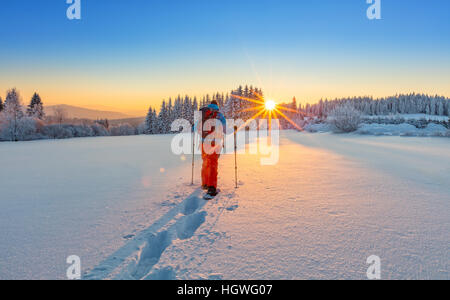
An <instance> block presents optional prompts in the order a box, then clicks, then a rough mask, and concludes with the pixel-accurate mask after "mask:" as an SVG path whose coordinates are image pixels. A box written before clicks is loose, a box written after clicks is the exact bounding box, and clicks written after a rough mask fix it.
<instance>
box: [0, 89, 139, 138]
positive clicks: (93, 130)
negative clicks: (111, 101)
mask: <svg viewBox="0 0 450 300" xmlns="http://www.w3.org/2000/svg"><path fill="white" fill-rule="evenodd" d="M53 113H54V114H53V115H52V116H46V114H45V111H44V103H43V101H42V99H41V97H40V95H39V94H38V93H34V94H33V96H32V97H31V100H30V102H29V104H28V105H27V106H26V107H24V106H23V105H22V99H21V96H20V93H19V91H18V90H17V89H15V88H13V89H10V90H8V91H7V92H6V98H5V100H4V101H3V99H2V98H1V97H0V141H28V140H38V139H65V138H73V137H91V136H109V135H114V136H118V135H134V134H137V133H138V131H137V128H134V127H132V126H131V125H129V124H118V125H115V126H109V122H108V120H96V121H91V120H81V121H79V122H75V121H74V120H68V119H67V116H66V113H65V111H64V110H63V109H61V108H59V107H56V108H55V109H54V112H53Z"/></svg>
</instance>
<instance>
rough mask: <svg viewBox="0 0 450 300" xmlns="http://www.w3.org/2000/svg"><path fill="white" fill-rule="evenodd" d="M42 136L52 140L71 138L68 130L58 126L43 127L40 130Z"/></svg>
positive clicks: (71, 134) (70, 131)
mask: <svg viewBox="0 0 450 300" xmlns="http://www.w3.org/2000/svg"><path fill="white" fill-rule="evenodd" d="M42 134H43V135H45V136H47V137H49V138H52V139H68V138H72V137H73V133H72V130H71V129H70V128H67V127H65V126H63V125H58V124H51V125H47V126H44V127H43V128H42Z"/></svg>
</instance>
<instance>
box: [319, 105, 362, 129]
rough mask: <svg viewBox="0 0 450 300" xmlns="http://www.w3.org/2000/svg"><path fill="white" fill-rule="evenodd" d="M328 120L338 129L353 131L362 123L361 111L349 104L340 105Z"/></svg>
mask: <svg viewBox="0 0 450 300" xmlns="http://www.w3.org/2000/svg"><path fill="white" fill-rule="evenodd" d="M327 120H328V122H329V123H330V124H332V125H333V126H334V127H335V128H336V129H337V131H340V132H353V131H355V130H357V129H358V127H359V124H360V123H361V112H360V111H358V110H356V109H355V108H353V106H351V105H349V104H344V105H339V106H337V107H336V108H335V109H333V110H332V111H331V113H330V114H329V115H328V119H327Z"/></svg>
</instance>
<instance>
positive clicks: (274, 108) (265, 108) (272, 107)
mask: <svg viewBox="0 0 450 300" xmlns="http://www.w3.org/2000/svg"><path fill="white" fill-rule="evenodd" d="M253 95H254V96H255V98H248V97H243V96H239V95H232V97H234V98H237V99H240V100H243V101H247V102H250V103H253V104H257V106H255V107H250V108H245V109H242V110H240V111H239V112H240V113H244V112H253V111H254V112H256V113H255V114H254V115H253V116H252V117H250V118H249V119H248V120H247V121H246V122H245V123H244V124H243V125H242V126H240V127H239V128H238V131H240V130H242V129H243V128H245V127H247V126H248V124H249V123H250V122H252V121H253V120H255V119H257V118H258V117H259V116H261V115H262V118H261V119H266V118H267V117H268V121H269V127H268V128H269V129H271V128H272V120H277V119H279V117H282V118H283V119H285V120H286V121H287V122H289V123H290V124H291V125H292V126H294V127H295V128H296V129H298V130H299V131H303V128H302V127H300V126H299V125H298V124H296V123H295V122H294V121H293V120H291V118H289V117H288V116H287V115H286V114H285V113H283V112H282V111H285V112H292V113H298V111H297V110H295V109H292V108H289V107H284V106H283V105H281V104H277V103H276V102H275V101H274V100H266V99H264V98H263V97H262V96H261V95H260V94H258V93H257V92H253Z"/></svg>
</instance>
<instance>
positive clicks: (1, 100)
mask: <svg viewBox="0 0 450 300" xmlns="http://www.w3.org/2000/svg"><path fill="white" fill-rule="evenodd" d="M2 110H3V99H2V97H0V112H1V111H2Z"/></svg>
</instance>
